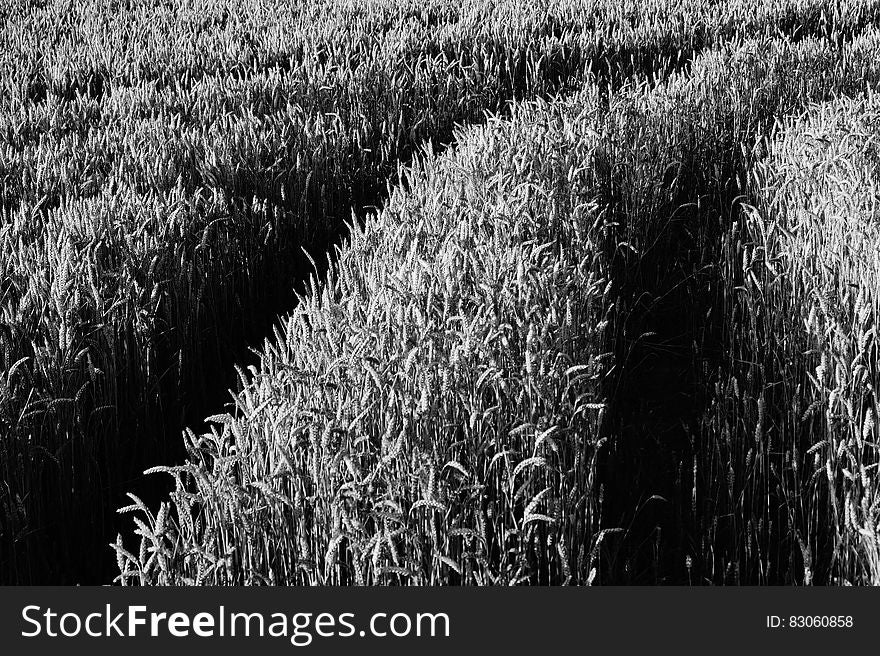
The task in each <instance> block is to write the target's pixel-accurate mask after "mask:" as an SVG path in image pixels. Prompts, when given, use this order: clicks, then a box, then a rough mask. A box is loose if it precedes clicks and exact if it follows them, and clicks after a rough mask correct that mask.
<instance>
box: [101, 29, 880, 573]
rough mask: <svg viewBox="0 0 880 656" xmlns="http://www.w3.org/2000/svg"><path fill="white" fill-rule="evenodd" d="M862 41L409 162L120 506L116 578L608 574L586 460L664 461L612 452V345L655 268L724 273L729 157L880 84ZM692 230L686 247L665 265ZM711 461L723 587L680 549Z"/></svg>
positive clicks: (778, 54) (697, 483)
mask: <svg viewBox="0 0 880 656" xmlns="http://www.w3.org/2000/svg"><path fill="white" fill-rule="evenodd" d="M878 38H880V35H878V33H877V32H876V31H870V32H868V33H867V34H866V35H864V36H862V37H860V38H858V39H856V40H855V41H854V42H853V43H851V44H848V45H846V46H845V47H844V49H843V50H842V51H841V50H839V49H838V48H837V47H836V45H834V44H830V43H829V42H828V41H825V40H806V41H803V42H801V43H799V44H796V45H792V44H790V43H787V42H784V41H775V40H768V39H763V40H759V41H747V42H745V43H743V44H737V45H730V46H727V47H724V48H722V49H720V50H718V51H714V52H710V53H706V54H705V55H703V56H701V57H700V58H698V60H696V62H695V63H694V65H693V69H692V71H691V72H688V73H681V74H674V75H672V76H671V77H670V78H669V79H668V80H667V81H665V82H663V83H661V84H659V85H658V86H657V87H656V88H654V89H650V88H647V87H645V86H644V85H630V86H626V87H625V88H624V89H622V90H620V91H619V92H616V93H613V94H611V95H610V96H608V97H606V98H604V99H602V100H597V99H598V98H599V97H600V96H601V94H600V93H599V92H598V90H597V89H596V88H595V87H593V86H590V85H588V86H587V87H586V88H585V89H584V91H583V92H582V93H581V94H578V95H576V96H573V97H571V98H568V99H565V100H560V101H557V102H556V103H552V104H545V103H538V104H536V105H533V104H528V105H526V106H523V107H519V108H517V109H515V110H514V112H513V115H512V116H511V119H510V120H509V121H491V122H490V124H489V125H487V126H485V127H480V128H475V129H472V130H470V131H468V132H466V133H461V134H459V135H458V139H457V141H458V146H457V148H456V149H455V150H454V151H451V152H449V153H446V154H443V155H440V156H434V155H432V154H427V155H425V157H424V158H421V159H420V160H419V161H418V162H417V164H416V165H415V166H414V167H413V168H412V169H411V170H410V171H409V172H408V173H407V175H406V176H405V179H406V181H407V184H406V185H405V187H406V189H398V190H397V191H395V193H394V194H393V195H392V197H391V198H390V200H389V201H388V203H387V205H386V206H385V208H384V209H383V210H382V211H381V212H379V213H378V214H377V215H375V216H371V217H369V218H368V220H367V221H366V223H365V225H364V226H363V228H362V229H359V228H355V230H354V231H353V234H352V237H351V239H350V241H349V242H347V243H346V244H345V245H344V246H343V247H342V248H341V250H340V251H339V252H338V254H337V257H336V258H335V261H334V263H333V264H331V266H330V268H329V271H328V275H327V280H326V282H321V283H318V282H316V281H313V283H312V286H311V288H310V289H309V291H308V292H307V293H306V294H305V295H304V296H303V298H302V299H301V300H300V303H299V306H298V307H297V309H296V310H295V311H294V312H293V314H292V315H291V316H290V317H289V318H288V319H287V320H286V321H285V322H284V324H283V325H282V327H281V328H280V329H279V330H277V331H276V335H275V337H274V338H273V339H270V340H268V341H267V342H266V344H265V345H264V347H263V349H262V355H261V363H260V366H259V367H256V368H251V370H250V372H249V373H245V372H242V373H241V375H242V378H243V383H245V386H244V389H243V392H242V393H241V394H240V395H239V396H238V398H237V408H236V410H235V411H234V412H233V413H231V414H228V415H218V416H215V417H212V422H213V424H214V428H212V430H211V431H210V432H208V433H205V434H204V435H201V436H197V435H196V434H195V433H193V432H191V431H189V432H188V433H187V441H188V454H189V458H188V462H187V464H185V465H180V466H174V467H161V468H157V469H156V471H165V472H168V473H170V474H171V475H172V476H173V477H174V479H175V492H174V493H173V494H172V495H171V498H170V500H169V501H166V502H163V503H162V504H161V506H160V509H159V510H158V512H157V513H155V514H153V513H152V512H151V511H150V510H149V509H147V508H146V507H145V506H144V505H143V504H141V503H140V502H139V501H138V500H135V503H134V504H133V505H132V506H130V507H128V508H127V509H126V510H127V511H130V512H133V513H135V516H136V518H137V519H136V521H137V522H138V529H137V531H136V533H138V535H139V536H140V549H139V551H138V550H133V551H129V550H127V548H126V545H125V543H124V541H123V540H122V539H121V538H120V541H119V542H118V543H117V555H118V559H119V566H120V569H121V572H122V579H123V580H125V581H129V582H138V581H140V582H143V583H276V584H277V583H352V582H353V583H362V582H369V583H390V582H403V583H422V584H425V583H440V582H442V583H456V582H464V583H474V584H486V583H490V584H491V583H495V584H497V583H566V582H569V583H571V582H575V583H586V582H590V581H597V580H613V577H614V576H615V575H616V572H615V571H614V566H613V563H610V561H609V560H608V559H607V558H605V557H603V554H604V555H605V556H607V555H608V554H612V555H613V553H614V551H613V550H608V549H607V548H606V546H604V545H603V543H609V542H612V541H614V540H615V539H617V538H615V536H616V535H618V534H619V533H621V532H623V531H622V529H623V527H622V526H621V524H620V523H619V521H620V517H618V516H614V513H609V512H608V506H609V505H610V506H612V507H619V502H618V500H615V499H614V498H611V495H612V494H613V493H616V492H618V491H619V490H620V489H621V487H620V485H619V484H618V485H611V484H609V481H610V480H611V479H609V478H607V473H604V472H603V471H602V469H601V468H599V467H598V466H597V463H599V462H601V461H603V459H605V462H610V463H612V465H613V466H615V467H617V468H618V469H617V471H615V472H614V475H615V476H616V477H617V478H618V479H621V478H622V479H624V481H625V482H626V484H627V485H631V486H632V485H638V483H639V480H638V475H641V474H643V473H644V471H645V470H647V469H650V468H652V467H656V466H657V463H656V462H653V461H650V460H647V461H645V462H638V461H636V462H629V463H626V462H622V461H620V460H619V459H618V458H617V456H615V455H614V454H615V452H616V451H619V450H620V451H623V452H627V453H628V448H629V447H628V446H627V445H625V444H623V442H624V441H625V439H626V436H624V435H622V434H620V433H619V432H616V431H618V430H619V426H618V425H617V424H616V423H615V421H614V417H610V418H609V414H613V413H615V412H618V411H619V406H618V403H619V402H618V401H617V399H616V398H615V395H617V394H619V393H620V392H619V388H620V387H622V386H628V385H632V384H633V381H631V380H629V378H631V377H632V376H633V375H634V372H637V371H638V370H637V369H636V368H633V367H631V365H630V363H628V362H627V361H626V359H625V358H624V357H622V355H621V353H622V351H618V349H619V348H620V347H619V345H618V344H617V343H616V342H619V341H621V339H622V336H625V335H623V333H622V332H621V331H622V326H624V325H626V324H627V323H628V322H630V321H631V315H633V314H637V313H638V311H639V307H638V305H637V304H636V303H635V299H637V298H638V297H639V296H640V295H641V293H642V292H644V291H645V290H646V289H648V288H647V287H646V284H648V283H646V282H645V281H646V274H647V273H655V274H656V273H657V272H661V273H665V274H666V275H667V276H672V275H673V271H672V270H673V269H675V268H676V267H678V268H677V269H675V270H676V271H677V272H678V275H680V276H682V278H683V279H684V280H682V279H679V280H678V281H677V282H678V283H679V284H682V283H683V282H687V279H689V278H690V277H691V276H692V274H693V270H699V269H702V268H704V267H705V265H706V264H707V263H708V262H709V260H712V261H714V263H715V265H716V274H715V275H718V270H719V268H720V267H718V263H719V261H720V259H721V258H722V257H723V256H725V255H726V254H727V251H725V250H724V249H725V247H727V246H729V245H730V244H729V242H727V241H725V240H724V239H723V237H724V234H726V231H727V230H728V229H729V228H730V224H732V223H734V222H735V221H736V220H737V219H736V217H737V216H738V210H736V209H732V210H730V211H729V213H725V211H726V210H724V207H725V205H726V204H727V203H728V202H729V200H730V199H729V198H728V197H727V196H726V195H725V194H724V193H723V188H724V187H725V184H726V183H727V182H729V180H730V179H731V178H735V177H736V176H737V175H738V173H744V172H747V171H748V170H749V168H750V167H751V166H752V165H753V164H754V162H755V160H756V158H757V157H758V154H756V153H755V152H750V151H749V149H748V148H744V146H748V145H750V144H752V143H753V142H754V140H755V139H756V138H758V137H760V136H761V135H767V134H769V132H770V130H771V128H772V126H773V123H774V121H775V120H776V119H777V118H779V117H780V116H783V115H785V114H786V113H789V112H792V111H798V109H799V108H801V107H803V106H804V104H805V103H808V102H810V101H820V100H823V99H826V98H830V97H833V96H835V95H838V94H845V93H846V94H853V95H855V94H858V93H861V92H862V91H863V90H865V89H867V88H873V87H874V86H876V84H877V83H878V80H880V70H878V68H877V63H876V60H875V58H874V52H875V51H876V48H877V45H878ZM605 102H607V108H606V109H605V110H602V111H597V103H598V105H599V106H601V107H604V106H605V105H604V103H605ZM673 165H674V166H673ZM670 170H672V172H673V175H670ZM689 196H690V197H691V198H692V200H693V202H692V203H685V202H683V200H682V199H683V198H687V197H689ZM684 205H687V206H690V205H693V206H694V208H695V210H694V211H693V212H692V213H690V214H687V215H686V216H685V219H684V220H682V219H681V217H680V216H679V215H678V213H679V212H680V211H681V209H682V207H683V206H684ZM734 207H735V208H739V205H737V204H734ZM725 220H726V221H728V222H729V224H728V225H727V226H721V227H719V226H718V222H719V221H725ZM685 235H697V238H696V239H697V241H698V242H700V240H703V241H702V243H698V245H699V246H700V248H697V247H696V246H695V247H693V248H692V249H691V250H681V249H675V248H673V245H674V242H675V241H676V239H683V238H684V236H685ZM652 248H656V249H657V251H658V252H660V253H664V252H665V253H667V255H666V257H667V258H671V257H675V258H680V257H681V255H682V254H685V255H686V256H687V257H686V258H685V259H677V261H675V262H673V261H669V260H665V261H664V259H663V257H662V256H658V258H657V259H653V260H652V259H651V258H650V257H649V255H648V254H649V253H650V252H651V251H652ZM701 258H703V259H701ZM663 266H666V267H668V269H669V270H665V269H663V268H662V267H663ZM692 269H693V270H692ZM670 284H671V283H670ZM715 284H720V282H719V281H717V280H716V281H715ZM651 291H653V292H656V291H657V289H656V288H651ZM699 309H701V308H699V307H698V306H697V304H696V303H694V304H693V306H691V307H684V308H680V310H681V311H683V312H685V313H687V314H689V315H691V316H692V315H695V314H698V312H697V310H699ZM646 316H647V318H645V317H642V318H641V319H640V318H639V317H636V320H637V321H639V320H641V321H647V322H648V323H650V320H651V319H655V318H656V317H652V316H651V315H646ZM608 344H611V345H612V348H614V349H615V353H614V356H615V357H613V358H611V357H609V356H610V355H611V354H608V353H606V352H605V347H606V345H608ZM612 364H614V367H611V365H612ZM636 382H637V381H636ZM716 437H717V436H713V435H705V436H700V437H699V440H700V441H699V443H698V448H702V447H703V446H705V445H708V444H709V443H710V442H711V440H712V439H715V438H716ZM706 448H707V450H709V452H708V454H703V456H705V458H706V459H705V460H700V459H697V460H695V461H694V462H693V463H690V462H689V463H688V464H693V478H689V477H684V478H683V479H682V480H681V481H680V488H679V489H678V491H677V492H678V494H679V496H680V497H683V498H684V499H685V500H686V501H685V502H686V503H687V506H688V507H689V512H690V517H689V518H688V526H689V527H690V528H691V530H692V533H691V534H690V535H689V536H688V537H689V538H693V539H694V542H692V543H691V550H690V551H689V552H688V553H687V558H685V557H684V556H685V554H681V556H682V558H681V568H682V569H684V567H685V563H688V565H687V569H688V570H689V572H690V571H691V570H696V572H698V575H699V576H701V577H703V578H706V579H708V580H715V579H716V578H717V580H719V581H724V580H727V579H725V578H724V576H725V573H726V570H727V569H728V567H727V566H728V565H729V564H730V562H729V561H722V558H723V557H724V556H727V555H729V554H723V555H721V558H719V560H718V562H716V561H714V560H712V557H713V554H712V552H711V548H712V545H711V544H708V546H707V547H706V548H707V551H705V552H704V551H701V550H700V549H699V548H698V547H695V546H694V545H700V544H701V539H702V538H703V537H704V536H702V535H701V532H702V531H703V530H711V529H710V528H708V527H712V526H714V527H716V528H717V526H718V521H719V518H718V515H717V514H716V506H715V504H714V499H713V498H712V496H711V494H710V493H711V492H712V491H713V490H712V489H708V490H707V489H705V488H703V485H702V479H701V478H700V477H701V476H703V475H705V474H706V470H704V469H703V465H704V464H709V465H711V462H712V461H711V456H712V451H711V449H710V448H709V446H707V447H706ZM606 450H607V451H606ZM603 453H606V454H608V455H605V456H603V455H602V454H603ZM765 455H768V457H769V454H765ZM676 456H677V457H681V456H682V454H681V453H677V454H676ZM703 456H701V457H703ZM678 464H679V465H680V464H681V463H678ZM738 471H739V470H738ZM630 474H632V475H633V477H632V478H629V477H628V475H630ZM738 475H740V474H738ZM746 475H747V471H746ZM723 480H726V479H723ZM692 486H693V495H694V497H693V504H691V503H690V495H691V493H692ZM615 504H617V505H615ZM627 512H629V513H630V516H631V515H632V514H633V513H634V512H636V509H635V508H629V509H628V511H627ZM713 522H714V524H713ZM702 544H706V543H705V542H702ZM773 544H776V543H773ZM761 546H762V547H769V546H773V545H761ZM756 548H757V547H756ZM621 549H622V548H621ZM737 564H738V563H737ZM606 566H607V568H608V571H606V572H603V567H606ZM597 577H598V578H597ZM606 577H611V578H606Z"/></svg>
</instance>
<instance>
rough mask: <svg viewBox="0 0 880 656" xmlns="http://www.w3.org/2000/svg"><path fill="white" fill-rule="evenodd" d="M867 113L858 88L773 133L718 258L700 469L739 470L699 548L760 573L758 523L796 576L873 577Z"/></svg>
mask: <svg viewBox="0 0 880 656" xmlns="http://www.w3.org/2000/svg"><path fill="white" fill-rule="evenodd" d="M863 46H864V47H865V49H866V50H867V49H868V48H873V49H876V46H877V44H876V40H871V41H870V42H866V43H864V44H863ZM877 108H878V101H877V96H876V95H875V94H873V93H871V94H868V95H867V96H866V97H857V98H845V97H844V98H840V99H836V100H834V101H831V102H827V103H824V104H821V105H817V106H813V107H811V108H810V109H809V110H808V111H806V112H804V113H803V114H802V115H798V116H794V117H792V118H790V119H789V120H787V121H785V122H783V123H781V124H780V125H779V127H778V130H777V133H776V135H775V137H774V139H773V141H772V143H771V144H770V147H769V151H768V153H767V156H766V157H765V158H763V159H762V160H761V161H760V162H759V163H757V165H756V166H755V168H754V171H753V175H752V177H751V190H752V193H753V198H754V205H753V206H752V207H750V208H749V211H748V213H747V214H746V215H745V217H744V218H743V220H742V222H741V224H740V226H739V230H738V234H737V238H738V239H739V241H740V242H741V243H742V248H741V257H739V258H738V259H737V260H736V261H731V263H730V264H731V268H732V269H733V270H734V272H735V273H736V274H737V279H738V280H740V281H741V282H740V286H739V287H738V288H737V289H736V293H735V296H733V298H732V299H731V303H732V304H733V306H734V308H735V311H736V312H737V314H736V316H737V318H738V321H737V324H736V328H735V329H733V330H731V331H730V333H729V335H728V344H729V345H730V346H729V348H730V349H731V361H730V362H729V374H728V377H727V378H726V379H722V380H720V381H719V386H718V401H717V404H718V406H717V411H716V414H715V415H713V422H715V423H713V425H712V426H711V430H712V432H713V433H715V434H716V435H717V434H718V432H719V429H720V431H721V435H723V437H724V438H725V439H723V440H720V448H719V449H718V451H717V458H718V459H719V460H720V462H717V464H716V468H717V467H718V466H725V465H727V466H730V467H731V468H733V467H737V468H738V469H739V468H742V469H741V473H738V474H737V476H736V478H737V483H736V484H737V489H738V490H741V492H740V495H741V496H740V498H739V499H738V500H733V499H731V502H730V503H731V505H732V506H733V507H732V510H734V514H738V515H740V516H741V520H740V521H741V523H740V524H739V526H738V527H737V530H735V531H734V530H732V528H731V530H729V531H728V533H727V534H726V537H727V538H728V539H727V541H725V540H721V539H718V538H717V537H716V536H710V541H711V542H713V543H714V545H715V546H714V548H715V550H716V551H717V552H718V553H719V554H720V555H723V556H725V557H727V558H733V557H736V555H737V554H740V553H741V552H742V551H743V550H744V549H749V547H751V549H753V550H755V551H757V557H756V558H754V560H755V561H756V562H757V563H758V564H760V565H762V566H763V567H765V568H767V567H769V566H770V565H771V564H776V563H775V562H774V561H773V560H772V559H771V556H772V554H771V556H768V555H766V551H767V546H768V545H767V542H768V541H769V540H770V539H772V536H771V534H770V531H771V530H774V531H776V533H777V536H776V542H779V546H778V547H777V548H778V550H779V551H780V552H781V553H780V554H779V556H778V561H781V562H779V563H778V564H776V566H777V567H778V568H783V569H785V570H787V571H786V576H787V577H788V578H789V579H790V580H793V581H796V582H803V583H810V582H816V583H837V584H857V583H871V584H874V585H876V584H878V582H880V570H878V562H880V561H878V557H877V555H878V538H880V527H878V519H880V517H878V514H880V510H878V509H880V501H878V498H877V493H876V486H877V466H878V465H877V463H878V454H877V449H878V447H877V438H876V427H875V417H876V412H877V407H876V400H875V398H874V389H875V386H876V381H877V351H876V348H875V346H874V340H875V328H874V326H875V322H876V315H877V301H876V298H875V296H876V290H877V288H878V286H877V282H878V281H877V276H878V261H877V243H878V242H877V239H878V235H877V230H876V212H877V207H876V203H877V188H878V177H877V175H878V141H877V139H878V134H877V118H878V109H877ZM743 457H744V458H745V465H744V467H743V465H742V464H741V459H742V458H743ZM725 458H726V459H728V460H729V462H724V459H725ZM771 525H772V528H771ZM764 575H765V576H772V573H770V572H766V573H764Z"/></svg>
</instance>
